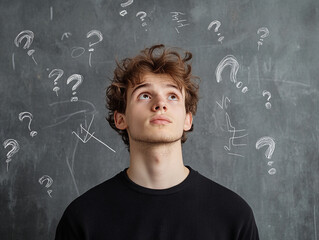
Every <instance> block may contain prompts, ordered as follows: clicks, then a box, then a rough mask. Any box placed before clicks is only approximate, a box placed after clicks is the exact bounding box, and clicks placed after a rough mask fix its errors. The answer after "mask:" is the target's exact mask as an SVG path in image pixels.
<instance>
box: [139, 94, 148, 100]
mask: <svg viewBox="0 0 319 240" xmlns="http://www.w3.org/2000/svg"><path fill="white" fill-rule="evenodd" d="M138 99H150V96H149V95H148V94H146V93H143V94H141V95H140V96H139V97H138Z"/></svg>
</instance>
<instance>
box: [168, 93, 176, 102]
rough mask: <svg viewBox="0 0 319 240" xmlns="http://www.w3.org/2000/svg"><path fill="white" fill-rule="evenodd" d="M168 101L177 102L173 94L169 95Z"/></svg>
mask: <svg viewBox="0 0 319 240" xmlns="http://www.w3.org/2000/svg"><path fill="white" fill-rule="evenodd" d="M168 99H169V100H173V101H177V100H178V97H177V96H176V95H175V94H171V95H169V97H168Z"/></svg>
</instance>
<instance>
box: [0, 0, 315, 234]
mask: <svg viewBox="0 0 319 240" xmlns="http://www.w3.org/2000/svg"><path fill="white" fill-rule="evenodd" d="M0 39H1V42H0V84H1V85H0V99H1V100H0V114H1V115H0V123H1V127H0V137H1V145H2V146H1V148H0V159H1V161H0V206H1V209H0V222H1V224H0V236H1V237H0V238H1V239H24V240H28V239H30V240H37V239H53V237H54V233H55V228H56V226H57V223H58V221H59V219H60V217H61V215H62V213H63V211H64V209H65V208H66V206H67V205H68V204H69V203H70V202H71V201H72V200H73V199H75V198H76V197H77V196H79V195H80V194H82V193H84V192H85V191H87V190H88V189H90V188H91V187H93V186H95V185H97V184H99V183H101V182H103V181H105V180H107V179H109V178H111V177H112V176H114V175H115V174H116V173H118V172H119V171H121V170H123V169H124V168H125V167H127V166H128V164H129V159H128V158H129V155H128V152H127V150H126V147H125V146H124V144H123V143H122V141H121V138H120V137H119V136H118V135H117V134H116V133H115V132H114V131H113V130H112V129H111V128H110V126H109V125H108V123H107V121H106V120H105V116H106V112H107V110H106V109H105V100H104V98H105V93H104V91H105V88H106V87H107V86H108V84H109V80H108V79H109V78H112V73H113V69H114V66H115V61H114V59H116V58H118V59H122V58H123V57H128V56H134V55H136V54H137V53H138V52H139V51H140V50H141V49H143V48H144V47H148V46H151V45H153V44H156V43H164V44H165V45H168V46H178V47H182V48H184V49H186V50H189V51H191V52H192V53H193V55H194V58H193V70H194V74H196V75H197V76H199V77H200V78H201V83H200V102H199V106H198V112H197V114H196V116H195V119H194V121H195V122H194V128H195V129H194V132H193V133H191V134H189V139H188V141H187V142H186V143H185V145H184V146H183V151H184V161H185V164H186V165H190V166H192V167H193V168H194V169H196V170H198V171H199V172H200V173H202V174H203V175H205V176H207V177H208V178H210V179H213V180H214V181H216V182H218V183H221V184H223V185H225V186H227V187H228V188H230V189H232V190H233V191H235V192H237V193H238V194H240V195H241V196H242V197H243V198H244V199H246V201H247V202H248V203H249V204H250V205H251V207H252V208H253V211H254V213H255V217H256V222H257V224H258V227H259V232H260V238H261V239H265V240H268V239H269V240H292V239H302V240H305V239H307V240H318V239H319V151H318V148H319V77H318V76H319V65H318V64H319V47H318V46H319V7H318V1H317V0H303V1H299V0H290V1H289V0H270V1H261V0H216V1H212V0H189V1H171V0H158V1H157V0H153V1H137V0H134V1H133V0H132V1H126V0H123V1H120V0H118V1H115V0H113V1H111V0H96V1H93V0H91V1H89V0H88V1H84V0H81V1H80V0H73V1H71V0H41V1H39V0H28V1H24V0H1V2H0ZM73 97H77V98H78V100H77V101H71V99H72V98H73ZM81 126H82V127H81ZM106 214H107V213H106Z"/></svg>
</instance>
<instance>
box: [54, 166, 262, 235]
mask: <svg viewBox="0 0 319 240" xmlns="http://www.w3.org/2000/svg"><path fill="white" fill-rule="evenodd" d="M187 167H188V168H189V170H190V173H189V175H188V176H187V177H186V179H185V180H184V181H183V182H181V183H180V184H178V185H176V186H173V187H171V188H167V189H162V190H156V189H149V188H145V187H142V186H140V185H137V184H135V183H134V182H133V181H131V180H130V179H129V178H128V176H127V173H126V170H127V168H126V169H125V170H123V171H122V172H120V173H118V174H117V175H116V176H114V177H112V178H111V179H109V180H107V181H105V182H103V183H101V184H99V185H97V186H96V187H94V188H92V189H90V190H89V191H87V192H86V193H84V194H83V195H82V196H80V197H78V198H77V199H75V200H74V201H73V202H72V203H71V204H70V205H69V206H68V207H67V209H66V210H65V212H64V214H63V216H62V218H61V220H60V222H59V225H58V227H57V230H56V236H55V240H84V239H85V240H100V239H101V240H102V239H103V240H144V239H145V240H188V239H189V240H191V239H194V240H258V239H259V237H258V230H257V227H256V223H255V219H254V215H253V212H252V210H251V208H250V207H249V205H248V204H247V203H246V202H245V201H244V200H243V199H242V198H241V197H239V196H238V195H237V194H236V193H234V192H232V191H231V190H229V189H227V188H225V187H223V186H221V185H219V184H217V183H215V182H213V181H212V180H210V179H208V178H206V177H204V176H202V175H201V174H200V173H198V172H197V171H195V170H193V169H192V168H191V167H189V166H187Z"/></svg>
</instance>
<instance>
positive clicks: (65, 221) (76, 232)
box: [55, 208, 85, 240]
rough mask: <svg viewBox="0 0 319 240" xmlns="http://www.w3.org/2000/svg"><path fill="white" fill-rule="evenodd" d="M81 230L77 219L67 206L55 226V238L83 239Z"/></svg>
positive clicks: (66, 239)
mask: <svg viewBox="0 0 319 240" xmlns="http://www.w3.org/2000/svg"><path fill="white" fill-rule="evenodd" d="M84 239H85V238H84V234H83V230H82V228H81V225H80V224H79V222H78V221H77V218H76V217H75V216H74V215H72V212H71V210H70V209H69V208H67V209H66V210H65V212H64V214H63V216H62V218H61V220H60V222H59V224H58V226H57V229H56V233H55V240H84Z"/></svg>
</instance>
